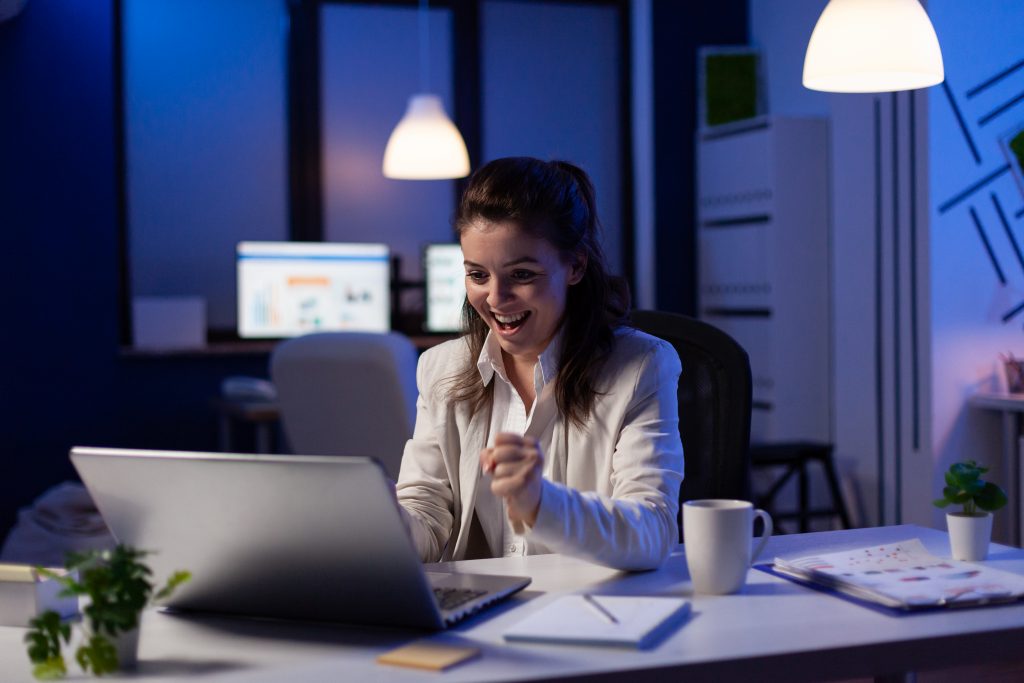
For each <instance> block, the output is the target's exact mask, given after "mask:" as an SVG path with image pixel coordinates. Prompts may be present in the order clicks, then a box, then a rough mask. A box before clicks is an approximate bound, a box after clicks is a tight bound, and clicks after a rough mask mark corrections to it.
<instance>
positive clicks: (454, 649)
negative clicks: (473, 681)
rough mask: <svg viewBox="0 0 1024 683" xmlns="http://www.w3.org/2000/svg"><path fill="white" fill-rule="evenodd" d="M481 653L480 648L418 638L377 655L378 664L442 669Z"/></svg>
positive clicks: (432, 669) (434, 669)
mask: <svg viewBox="0 0 1024 683" xmlns="http://www.w3.org/2000/svg"><path fill="white" fill-rule="evenodd" d="M479 654H480V648H478V647H468V646H464V645H445V644H443V643H432V642H430V641H428V640H418V641H416V642H414V643H409V644H408V645H403V646H402V647H399V648H396V649H394V650H391V651H389V652H385V653H384V654H382V655H380V656H378V657H377V663H378V664H391V665H393V666H407V667H412V668H414V669H429V670H430V671H442V670H444V669H447V668H448V667H450V666H455V665H456V664H459V663H460V662H464V661H466V660H467V659H472V658H473V657H476V656H477V655H479Z"/></svg>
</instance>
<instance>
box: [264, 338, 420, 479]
mask: <svg viewBox="0 0 1024 683" xmlns="http://www.w3.org/2000/svg"><path fill="white" fill-rule="evenodd" d="M416 359H417V352H416V347H414V346H413V344H412V342H411V341H409V338H408V337H406V336H405V335H402V334H399V333H397V332H391V333H388V334H375V333H368V332H320V333H315V334H308V335H305V336H302V337H295V338H293V339H289V340H286V341H284V342H281V344H279V345H278V346H277V348H275V349H274V352H273V354H272V355H271V357H270V377H271V379H272V380H273V382H274V384H275V385H276V386H277V394H278V404H279V405H280V409H281V422H282V426H283V427H284V433H285V437H286V438H287V440H288V442H289V444H290V445H291V450H292V451H293V452H295V453H302V454H304V455H362V456H372V457H375V458H377V459H378V460H380V461H381V463H382V464H383V465H384V469H386V470H387V472H388V475H389V476H390V477H391V478H392V479H397V477H398V469H399V465H400V464H401V461H402V451H403V449H404V448H405V442H406V441H407V440H408V439H409V437H411V436H412V428H413V422H414V421H415V419H416V395H417V392H416Z"/></svg>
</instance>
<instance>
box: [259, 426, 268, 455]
mask: <svg viewBox="0 0 1024 683" xmlns="http://www.w3.org/2000/svg"><path fill="white" fill-rule="evenodd" d="M270 427H271V426H270V424H269V423H267V422H260V423H259V424H257V425H256V452H257V453H269V452H270Z"/></svg>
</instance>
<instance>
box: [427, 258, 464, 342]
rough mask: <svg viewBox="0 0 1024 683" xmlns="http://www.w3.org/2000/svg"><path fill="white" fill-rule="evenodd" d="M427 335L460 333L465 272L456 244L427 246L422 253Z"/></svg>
mask: <svg viewBox="0 0 1024 683" xmlns="http://www.w3.org/2000/svg"><path fill="white" fill-rule="evenodd" d="M423 274H424V280H425V282H426V301H427V305H426V309H427V311H426V314H427V315H426V323H425V325H424V327H425V328H426V331H427V332H459V331H460V330H461V329H462V305H463V303H464V302H465V301H466V269H465V267H464V266H463V265H462V247H460V246H459V245H458V244H428V245H426V247H424V249H423Z"/></svg>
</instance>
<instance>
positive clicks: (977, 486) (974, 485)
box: [964, 479, 985, 496]
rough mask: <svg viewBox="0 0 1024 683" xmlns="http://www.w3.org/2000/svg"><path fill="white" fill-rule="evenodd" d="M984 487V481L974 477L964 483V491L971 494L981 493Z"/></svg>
mask: <svg viewBox="0 0 1024 683" xmlns="http://www.w3.org/2000/svg"><path fill="white" fill-rule="evenodd" d="M984 488H985V482H983V481H982V480H980V479H975V480H973V481H969V482H967V483H966V484H964V493H969V494H971V495H972V496H976V495H978V494H979V493H981V491H982V489H984Z"/></svg>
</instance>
